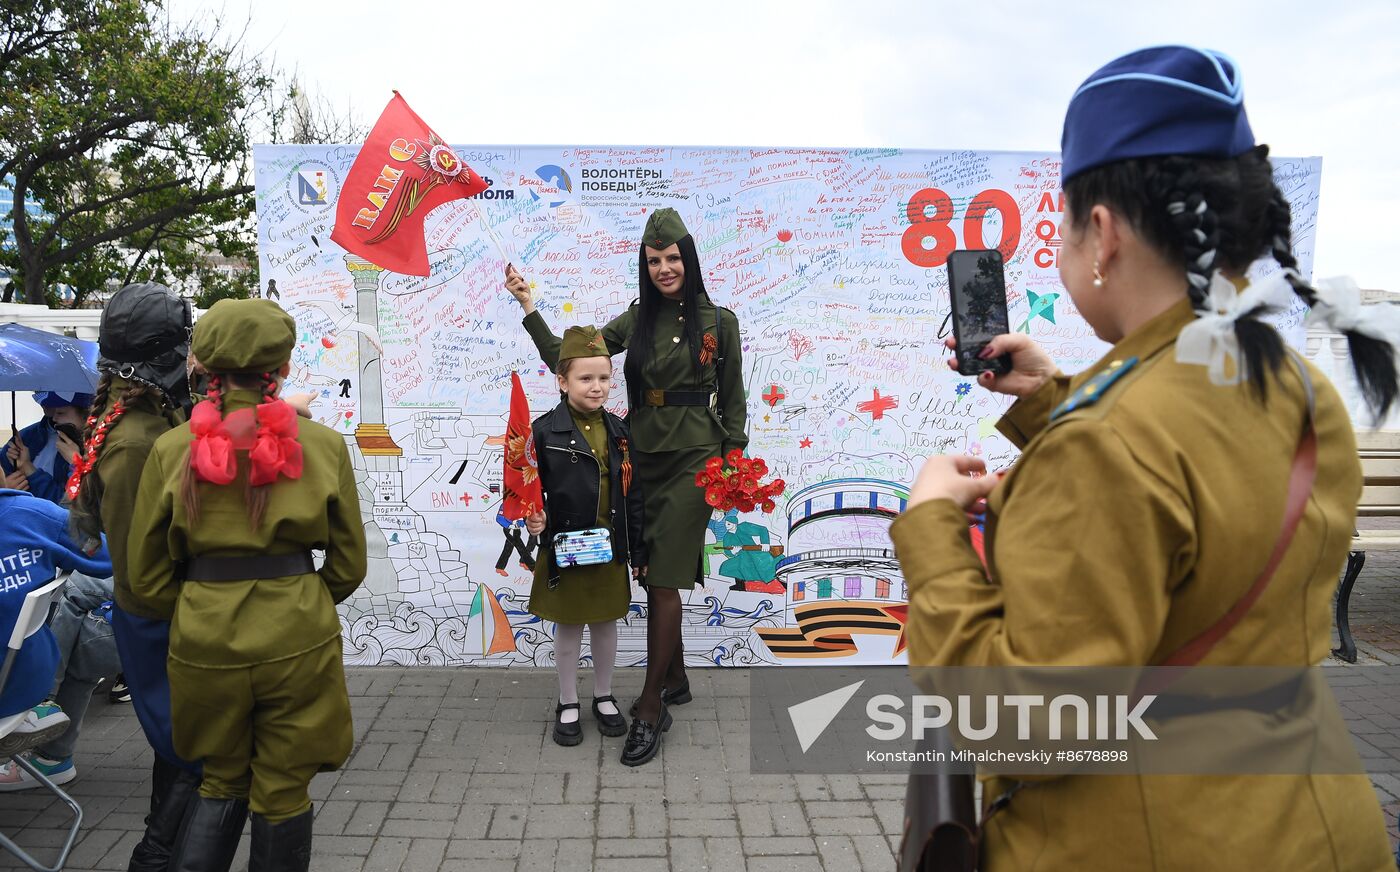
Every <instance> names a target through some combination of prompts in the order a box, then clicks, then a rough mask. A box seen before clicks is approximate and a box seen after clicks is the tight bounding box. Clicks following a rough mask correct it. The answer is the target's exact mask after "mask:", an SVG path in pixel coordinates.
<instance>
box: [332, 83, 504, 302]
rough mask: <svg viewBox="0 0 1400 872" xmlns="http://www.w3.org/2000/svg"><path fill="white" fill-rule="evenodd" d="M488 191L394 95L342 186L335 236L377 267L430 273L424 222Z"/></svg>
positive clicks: (336, 212)
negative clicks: (453, 204) (452, 204)
mask: <svg viewBox="0 0 1400 872" xmlns="http://www.w3.org/2000/svg"><path fill="white" fill-rule="evenodd" d="M484 190H486V182H484V181H483V180H482V178H481V176H478V175H477V174H476V173H474V172H472V170H471V167H468V166H467V165H466V164H464V163H462V161H461V160H460V159H459V158H458V157H457V155H456V153H455V152H453V151H452V147H451V146H450V145H448V144H447V143H446V142H443V140H442V137H440V136H438V135H437V134H436V133H434V132H433V130H432V128H431V127H429V126H428V125H427V124H425V123H423V119H422V118H419V117H418V115H417V113H415V112H414V111H413V110H412V109H410V108H408V104H407V103H405V102H404V99H403V98H402V97H400V96H399V95H398V92H395V93H394V99H392V100H390V101H389V105H388V106H385V107H384V113H383V114H382V115H380V116H379V121H378V122H377V123H376V124H375V125H374V129H373V130H371V131H370V132H369V139H366V140H365V144H364V145H363V146H362V147H361V148H360V154H359V157H356V158H355V165H354V166H352V167H350V175H349V176H347V177H346V179H345V184H344V185H342V186H341V188H340V199H339V200H338V201H337V202H336V207H335V228H334V229H333V230H332V231H331V239H333V240H334V241H335V242H336V243H337V244H339V245H340V247H341V248H343V249H345V250H346V251H348V252H350V253H351V254H356V255H359V256H360V257H363V258H364V259H365V260H367V261H369V262H370V263H373V264H375V265H376V266H382V267H383V268H384V269H387V270H391V271H393V272H397V273H403V274H405V275H412V276H426V275H427V274H428V247H427V244H426V243H425V242H424V241H423V219H425V218H426V217H427V216H428V213H429V212H431V211H433V209H435V208H437V207H438V206H441V205H442V204H443V203H446V202H448V201H450V200H456V199H458V198H459V197H470V196H472V195H473V194H479V193H481V192H482V191H484Z"/></svg>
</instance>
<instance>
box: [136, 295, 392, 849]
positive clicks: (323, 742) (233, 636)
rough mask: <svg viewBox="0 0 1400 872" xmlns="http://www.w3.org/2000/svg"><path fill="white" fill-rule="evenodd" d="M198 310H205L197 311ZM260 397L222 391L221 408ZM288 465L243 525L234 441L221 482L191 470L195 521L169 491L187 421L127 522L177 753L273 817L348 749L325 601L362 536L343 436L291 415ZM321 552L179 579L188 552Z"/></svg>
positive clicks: (289, 812)
mask: <svg viewBox="0 0 1400 872" xmlns="http://www.w3.org/2000/svg"><path fill="white" fill-rule="evenodd" d="M206 317H209V316H206ZM260 400H261V395H260V394H259V393H258V392H256V391H243V390H232V391H227V392H226V393H225V394H224V401H223V409H224V413H225V417H226V420H227V416H228V415H229V414H231V413H233V412H236V411H238V410H240V409H249V408H251V407H253V406H255V405H256V404H258V402H259V401H260ZM296 422H297V440H298V441H299V442H300V443H301V446H302V452H303V459H304V464H303V471H302V474H301V477H300V478H298V479H294V480H290V479H286V478H279V479H277V480H276V481H275V482H274V483H273V484H271V485H269V486H268V487H267V509H266V513H265V515H264V518H263V521H262V524H261V525H260V526H259V527H258V528H257V529H256V530H254V529H250V527H249V521H248V511H247V507H246V505H245V502H244V485H245V483H246V480H247V475H248V457H247V452H246V451H239V452H238V454H239V457H238V474H237V477H236V479H235V480H234V481H233V482H232V483H231V484H228V485H225V486H216V485H212V484H209V483H206V482H199V483H197V484H196V487H197V488H198V490H199V509H200V514H199V519H198V521H197V522H196V521H194V520H192V519H191V518H190V517H189V516H188V514H187V513H186V511H185V505H184V501H183V500H182V499H181V483H182V481H183V476H184V473H185V469H186V467H187V466H188V464H189V451H190V439H191V434H190V428H189V424H184V425H182V426H180V427H178V428H176V429H175V430H172V431H170V432H169V433H167V434H166V435H165V436H163V437H161V438H160V439H159V440H157V442H156V444H155V450H154V451H153V452H152V453H151V457H150V460H149V462H148V463H147V464H146V469H145V473H144V475H143V476H142V479H141V490H140V495H139V498H138V499H137V500H136V513H135V517H134V518H133V520H132V524H131V534H130V537H131V538H130V556H129V559H130V564H131V596H132V598H133V599H134V601H135V603H136V604H137V605H138V606H139V607H140V608H141V609H142V610H143V612H144V613H146V614H151V615H153V616H155V617H161V618H166V619H169V620H171V621H172V626H171V632H170V685H171V706H172V712H171V717H172V721H173V724H174V740H175V749H176V751H177V752H178V753H179V754H180V755H181V756H182V757H185V758H186V759H190V760H199V759H203V760H204V783H203V784H202V785H201V788H200V791H201V793H202V794H203V795H205V796H208V797H211V798H234V797H248V798H249V805H250V807H251V808H252V810H253V811H255V812H257V813H259V814H262V815H264V816H266V817H267V818H269V820H272V821H273V822H276V821H278V820H283V819H286V818H290V817H293V816H295V815H297V814H300V813H301V812H303V811H305V810H306V809H307V808H309V807H310V800H309V798H308V796H307V786H308V785H309V784H310V781H311V777H312V776H313V775H314V774H315V773H316V772H317V771H322V770H330V769H334V768H336V767H338V766H339V765H340V764H341V763H343V762H344V761H345V758H346V757H347V756H348V755H349V752H350V748H351V744H352V740H353V735H352V731H351V722H350V706H349V699H348V696H347V694H346V690H345V679H344V670H343V667H342V664H341V645H340V621H339V618H338V617H337V615H336V610H335V604H336V603H339V602H340V601H342V600H344V599H345V598H346V597H348V596H350V594H351V593H353V592H354V590H355V589H356V588H357V587H359V585H360V583H361V582H362V581H363V580H364V577H365V570H366V552H365V534H364V526H363V521H362V519H361V515H360V500H359V494H358V491H357V490H356V487H355V476H354V471H353V468H352V466H351V462H350V455H349V452H348V450H347V449H346V446H345V440H344V438H343V437H342V436H340V435H339V434H337V433H335V432H334V431H332V430H330V429H329V428H327V427H324V426H322V425H320V424H317V423H315V422H312V421H308V420H305V419H303V418H297V419H296ZM311 549H316V550H324V551H325V555H326V556H325V563H324V564H323V565H322V567H321V569H320V570H319V571H317V572H314V573H307V574H304V575H294V576H284V577H281V578H270V579H248V580H246V581H220V582H205V581H183V582H182V581H181V580H180V578H179V577H178V575H177V570H176V563H177V562H178V561H183V560H186V559H188V558H190V557H192V556H196V555H204V556H240V555H257V554H291V553H296V552H302V551H307V550H311Z"/></svg>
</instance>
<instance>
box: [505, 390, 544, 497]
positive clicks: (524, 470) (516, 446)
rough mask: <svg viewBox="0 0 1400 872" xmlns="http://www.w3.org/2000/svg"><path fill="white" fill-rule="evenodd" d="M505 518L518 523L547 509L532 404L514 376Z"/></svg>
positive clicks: (509, 426) (507, 422)
mask: <svg viewBox="0 0 1400 872" xmlns="http://www.w3.org/2000/svg"><path fill="white" fill-rule="evenodd" d="M503 484H504V487H503V490H504V492H505V499H504V500H503V502H502V504H501V514H503V515H505V517H506V520H508V521H518V520H520V519H521V518H524V517H526V516H527V515H533V514H534V513H535V512H538V511H540V510H541V509H543V508H544V494H543V493H541V491H540V464H539V460H538V459H537V458H536V456H535V438H534V433H533V431H532V430H531V429H530V403H529V401H527V400H526V399H525V388H524V386H522V385H521V384H520V376H519V375H517V374H516V373H511V374H510V417H509V418H508V419H507V421H506V469H505V479H504V482H503Z"/></svg>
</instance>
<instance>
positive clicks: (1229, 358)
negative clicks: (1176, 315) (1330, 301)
mask: <svg viewBox="0 0 1400 872" xmlns="http://www.w3.org/2000/svg"><path fill="white" fill-rule="evenodd" d="M1291 272H1292V271H1291V270H1286V269H1285V270H1281V271H1279V272H1276V273H1274V274H1273V275H1271V276H1269V277H1268V278H1265V279H1260V280H1259V281H1257V282H1254V283H1252V284H1250V285H1249V286H1248V287H1246V288H1245V289H1244V290H1243V291H1239V290H1236V288H1235V285H1234V283H1233V282H1231V281H1230V280H1229V279H1227V278H1225V275H1224V274H1223V273H1222V272H1220V270H1216V271H1215V273H1214V274H1213V275H1212V276H1211V278H1210V286H1209V287H1207V288H1206V308H1205V309H1204V310H1203V311H1202V310H1198V311H1197V312H1196V320H1195V321H1193V322H1192V323H1190V324H1187V325H1186V326H1185V327H1183V328H1182V330H1181V333H1180V334H1179V335H1178V336H1177V339H1176V359H1177V361H1178V362H1179V363H1194V364H1198V365H1200V366H1206V367H1209V368H1210V380H1211V382H1212V383H1214V384H1217V385H1233V384H1239V383H1240V381H1241V380H1242V379H1244V377H1245V375H1246V373H1245V371H1244V370H1245V365H1244V358H1242V357H1241V356H1240V343H1239V339H1238V338H1236V336H1235V322H1236V321H1238V320H1239V319H1240V318H1241V317H1242V316H1243V315H1245V314H1247V313H1249V312H1252V311H1254V310H1255V309H1258V308H1260V307H1263V310H1264V314H1277V313H1280V312H1286V311H1288V308H1289V306H1290V305H1292V303H1293V300H1294V293H1293V286H1292V285H1290V284H1289V283H1288V274H1289V273H1291ZM1295 275H1296V273H1295ZM1229 362H1233V363H1234V370H1233V371H1231V370H1230V368H1229V367H1228V366H1227V363H1229Z"/></svg>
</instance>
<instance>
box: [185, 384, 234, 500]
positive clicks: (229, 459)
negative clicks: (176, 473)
mask: <svg viewBox="0 0 1400 872" xmlns="http://www.w3.org/2000/svg"><path fill="white" fill-rule="evenodd" d="M190 433H191V434H193V435H194V439H192V440H191V441H190V468H191V469H193V470H194V474H195V478H198V479H199V480H200V481H207V482H209V483H211V484H228V483H229V482H231V481H233V478H234V476H235V475H236V474H237V472H238V462H237V460H236V459H235V458H234V454H233V439H231V438H230V437H229V435H228V429H227V428H226V427H224V418H223V415H222V414H221V413H220V412H219V407H218V406H216V405H214V404H213V403H211V402H209V401H208V400H205V401H204V402H202V403H200V404H198V405H197V406H195V407H194V411H192V412H191V413H190Z"/></svg>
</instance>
